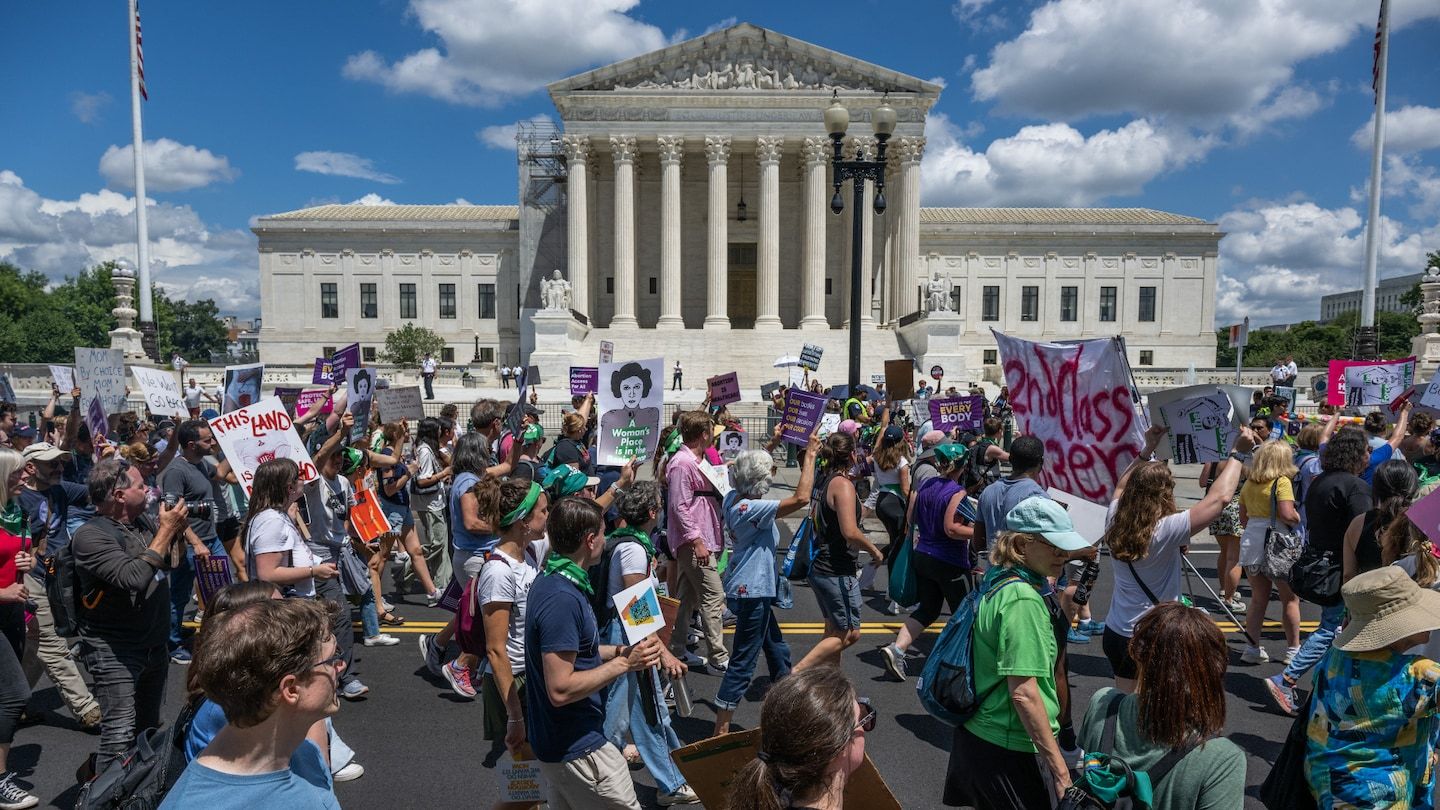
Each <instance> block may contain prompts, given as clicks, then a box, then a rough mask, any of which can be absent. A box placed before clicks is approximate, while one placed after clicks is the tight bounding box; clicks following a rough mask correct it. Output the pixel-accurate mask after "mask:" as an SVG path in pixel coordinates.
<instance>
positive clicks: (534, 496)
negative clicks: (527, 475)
mask: <svg viewBox="0 0 1440 810" xmlns="http://www.w3.org/2000/svg"><path fill="white" fill-rule="evenodd" d="M541 491H542V490H541V488H540V485H539V484H537V483H535V482H534V481H531V482H530V491H529V492H526V493H525V500H523V501H521V502H520V505H519V506H517V507H515V508H514V509H511V510H510V511H509V512H508V513H506V515H505V517H502V518H500V528H502V529H508V528H510V527H511V526H514V525H515V524H516V523H517V522H519V521H521V520H524V519H525V516H526V515H529V514H530V512H531V511H532V510H533V509H534V508H535V502H536V501H538V500H540V493H541Z"/></svg>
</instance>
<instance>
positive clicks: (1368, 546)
mask: <svg viewBox="0 0 1440 810" xmlns="http://www.w3.org/2000/svg"><path fill="white" fill-rule="evenodd" d="M1379 522H1380V510H1378V509H1371V510H1370V511H1369V512H1366V513H1365V518H1364V520H1363V522H1362V523H1361V524H1360V540H1359V541H1358V542H1356V543H1355V568H1356V570H1355V573H1357V574H1363V573H1365V572H1366V571H1374V570H1375V569H1376V568H1379V567H1380V538H1379V536H1378V535H1377V533H1376V529H1377V528H1380V527H1379V525H1378V524H1379Z"/></svg>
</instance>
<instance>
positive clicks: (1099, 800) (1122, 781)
mask: <svg viewBox="0 0 1440 810" xmlns="http://www.w3.org/2000/svg"><path fill="white" fill-rule="evenodd" d="M1124 699H1125V695H1123V694H1121V693H1119V692H1116V693H1115V694H1113V695H1111V696H1110V702H1109V703H1107V704H1106V706H1105V730H1104V732H1103V733H1102V734H1101V737H1100V749H1101V751H1100V752H1093V753H1091V754H1090V755H1088V756H1087V757H1085V762H1084V764H1083V765H1082V766H1081V768H1080V776H1079V777H1078V778H1077V779H1076V780H1075V781H1074V782H1073V783H1071V785H1070V787H1069V788H1067V789H1066V791H1065V796H1064V798H1062V799H1061V800H1060V804H1059V805H1058V807H1057V810H1151V804H1152V802H1153V801H1154V798H1155V786H1156V785H1158V784H1160V782H1161V780H1163V779H1164V778H1165V777H1166V775H1168V774H1169V773H1170V771H1171V769H1173V768H1174V767H1175V766H1176V765H1179V764H1180V760H1182V759H1184V758H1185V757H1186V755H1188V754H1189V753H1190V752H1191V751H1193V750H1195V745H1194V744H1193V743H1192V744H1190V745H1184V746H1181V747H1179V748H1172V749H1170V750H1169V751H1168V752H1166V754H1165V756H1163V757H1161V759H1160V761H1159V762H1157V763H1155V764H1154V765H1152V766H1150V768H1149V770H1144V771H1136V770H1135V769H1133V768H1131V767H1130V765H1129V764H1128V763H1126V762H1125V760H1123V759H1120V758H1119V757H1116V756H1112V755H1110V754H1106V753H1103V752H1104V751H1112V750H1114V749H1115V725H1116V723H1117V722H1118V720H1119V716H1120V703H1121V701H1123V700H1124Z"/></svg>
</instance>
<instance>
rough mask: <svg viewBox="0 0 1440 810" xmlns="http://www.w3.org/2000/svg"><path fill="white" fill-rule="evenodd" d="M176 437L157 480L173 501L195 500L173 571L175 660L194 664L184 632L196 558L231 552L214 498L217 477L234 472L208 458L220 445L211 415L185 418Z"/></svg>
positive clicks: (168, 500)
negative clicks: (172, 456)
mask: <svg viewBox="0 0 1440 810" xmlns="http://www.w3.org/2000/svg"><path fill="white" fill-rule="evenodd" d="M174 441H175V443H176V445H177V447H178V448H179V454H180V458H178V459H176V460H174V461H172V462H170V464H169V465H168V466H167V467H165V469H163V470H161V471H160V476H159V477H158V478H157V479H156V484H157V485H159V487H160V493H161V495H162V497H163V498H164V500H165V503H166V504H167V505H169V506H174V505H175V503H176V502H177V501H180V500H184V501H185V502H186V503H187V504H189V505H190V507H189V509H188V510H186V511H187V512H188V514H189V515H190V525H189V527H188V528H189V530H188V531H187V532H186V533H185V539H186V540H187V541H188V548H187V549H186V551H185V555H184V556H183V557H181V558H180V559H179V560H178V561H176V563H175V566H174V567H173V568H172V569H171V570H170V660H171V661H174V662H175V663H177V664H188V663H190V651H189V650H187V649H185V647H184V646H183V644H184V636H183V632H184V625H185V608H187V607H189V605H190V592H191V591H192V590H193V589H194V586H195V560H196V559H197V558H199V559H205V558H207V557H209V556H210V555H212V554H214V555H218V556H221V557H224V556H226V553H225V546H224V545H222V544H221V543H220V536H219V532H217V531H216V529H215V514H214V508H213V507H214V504H213V502H212V501H211V500H210V498H211V496H212V495H213V494H214V489H213V486H212V482H213V481H215V480H216V479H226V478H228V477H231V476H230V465H229V462H221V463H220V465H219V466H216V465H215V464H212V463H211V462H210V461H209V459H207V458H206V456H210V455H214V453H215V446H216V444H215V437H214V436H213V435H212V434H211V433H210V425H209V424H207V423H206V422H205V420H203V419H189V420H186V421H185V422H182V423H180V427H178V428H176V430H175V437H174Z"/></svg>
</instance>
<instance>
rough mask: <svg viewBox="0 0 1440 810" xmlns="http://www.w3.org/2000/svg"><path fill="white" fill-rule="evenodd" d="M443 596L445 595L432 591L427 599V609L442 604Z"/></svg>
mask: <svg viewBox="0 0 1440 810" xmlns="http://www.w3.org/2000/svg"><path fill="white" fill-rule="evenodd" d="M441 596H444V594H442V593H440V592H439V591H432V592H431V593H430V595H429V596H427V597H425V607H435V606H436V605H438V604H440V597H441Z"/></svg>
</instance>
